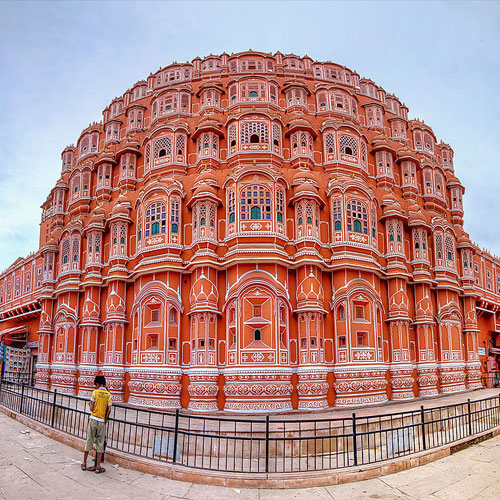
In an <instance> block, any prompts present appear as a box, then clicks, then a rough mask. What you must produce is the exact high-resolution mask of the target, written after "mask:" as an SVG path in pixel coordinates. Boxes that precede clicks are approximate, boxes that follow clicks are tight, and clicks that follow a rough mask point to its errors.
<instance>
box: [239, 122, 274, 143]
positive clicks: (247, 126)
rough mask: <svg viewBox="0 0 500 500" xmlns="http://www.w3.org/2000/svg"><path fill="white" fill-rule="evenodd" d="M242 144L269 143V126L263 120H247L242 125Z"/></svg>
mask: <svg viewBox="0 0 500 500" xmlns="http://www.w3.org/2000/svg"><path fill="white" fill-rule="evenodd" d="M240 141H241V144H268V143H269V127H268V126H267V124H266V123H262V122H246V123H243V124H242V125H241V134H240Z"/></svg>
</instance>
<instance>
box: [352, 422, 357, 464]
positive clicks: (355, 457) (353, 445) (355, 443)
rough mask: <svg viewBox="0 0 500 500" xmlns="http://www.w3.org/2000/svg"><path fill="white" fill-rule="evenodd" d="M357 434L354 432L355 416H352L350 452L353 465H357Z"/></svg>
mask: <svg viewBox="0 0 500 500" xmlns="http://www.w3.org/2000/svg"><path fill="white" fill-rule="evenodd" d="M357 436H358V434H357V431H356V414H355V413H353V414H352V451H353V454H354V465H358V438H357Z"/></svg>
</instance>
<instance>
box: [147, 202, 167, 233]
mask: <svg viewBox="0 0 500 500" xmlns="http://www.w3.org/2000/svg"><path fill="white" fill-rule="evenodd" d="M166 220H167V211H166V208H165V204H164V203H161V202H155V203H152V204H151V205H150V206H149V207H148V209H147V210H146V217H145V221H144V222H145V225H144V236H146V237H147V236H153V235H155V234H165V231H166ZM153 226H154V227H153ZM153 231H155V232H153Z"/></svg>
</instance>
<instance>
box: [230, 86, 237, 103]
mask: <svg viewBox="0 0 500 500" xmlns="http://www.w3.org/2000/svg"><path fill="white" fill-rule="evenodd" d="M237 89H238V87H237V86H236V84H234V85H231V86H230V87H229V101H230V102H233V101H236V96H237V93H238V90H237Z"/></svg>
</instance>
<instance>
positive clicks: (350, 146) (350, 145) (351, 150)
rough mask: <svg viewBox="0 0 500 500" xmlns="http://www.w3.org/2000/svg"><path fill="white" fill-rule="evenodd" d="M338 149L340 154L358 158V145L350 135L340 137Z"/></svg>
mask: <svg viewBox="0 0 500 500" xmlns="http://www.w3.org/2000/svg"><path fill="white" fill-rule="evenodd" d="M339 149H340V152H341V153H342V154H346V155H350V156H358V143H357V141H356V139H355V138H354V137H352V136H351V135H341V136H340V138H339Z"/></svg>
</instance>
